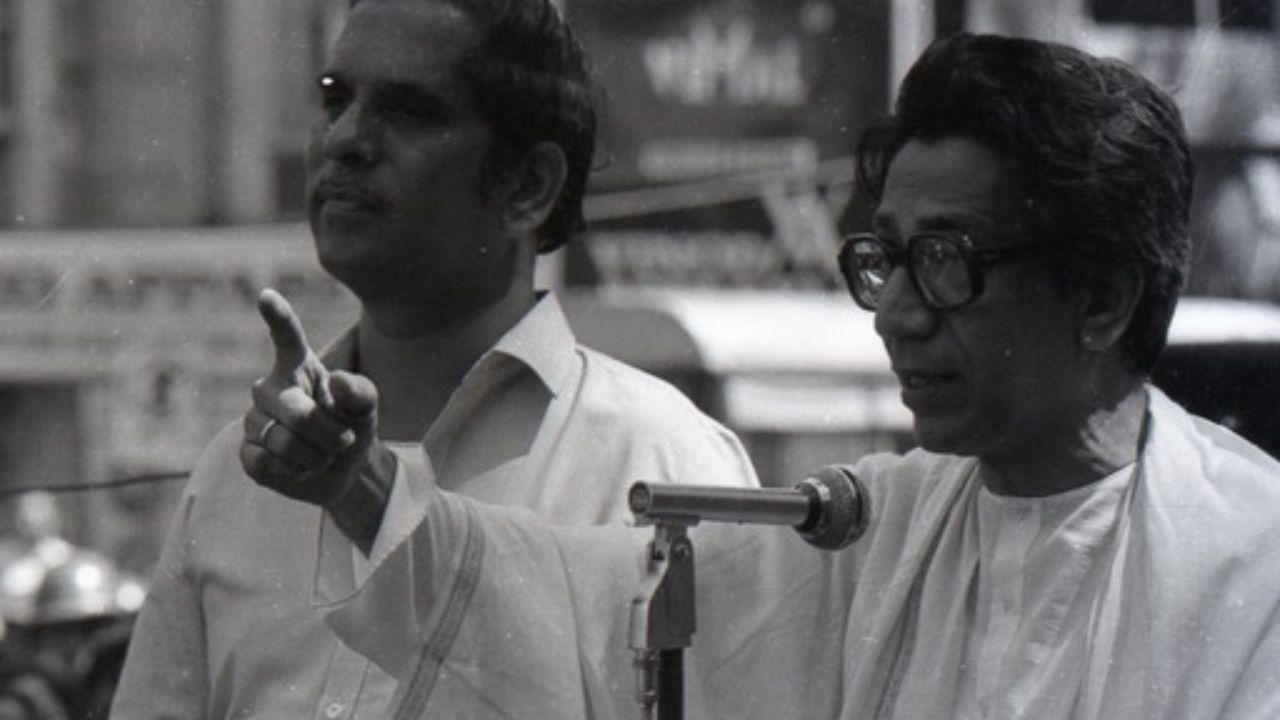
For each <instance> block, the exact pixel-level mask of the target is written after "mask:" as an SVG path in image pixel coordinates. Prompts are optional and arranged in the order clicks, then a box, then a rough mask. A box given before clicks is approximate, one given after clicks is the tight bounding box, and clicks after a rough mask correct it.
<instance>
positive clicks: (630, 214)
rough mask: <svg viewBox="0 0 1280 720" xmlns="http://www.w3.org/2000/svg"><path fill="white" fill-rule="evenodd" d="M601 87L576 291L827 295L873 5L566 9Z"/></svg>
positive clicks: (871, 60)
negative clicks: (767, 290)
mask: <svg viewBox="0 0 1280 720" xmlns="http://www.w3.org/2000/svg"><path fill="white" fill-rule="evenodd" d="M569 15H570V18H571V21H572V22H573V23H574V26H575V28H576V29H577V32H578V33H579V35H580V37H581V38H582V41H583V44H584V45H585V46H586V47H587V50H588V52H590V53H591V56H592V58H593V60H594V62H595V67H596V71H597V75H598V77H599V79H600V81H601V84H602V86H603V88H604V91H603V103H602V112H601V124H600V143H599V158H600V161H599V164H600V166H601V168H600V169H599V170H598V171H597V172H596V173H595V175H594V176H593V179H592V191H593V194H592V197H591V198H589V200H588V204H587V213H588V219H589V220H590V222H591V233H590V235H589V237H588V238H587V239H586V242H584V243H581V244H579V245H577V246H573V247H572V249H571V251H570V254H569V258H570V259H569V262H568V268H567V272H566V279H567V281H568V282H569V284H571V285H578V286H583V285H586V286H640V287H654V286H676V287H690V286H692V287H720V288H726V287H728V288H762V287H771V288H778V287H786V288H804V289H831V288H832V287H833V286H834V285H835V284H836V275H835V268H834V261H833V258H834V255H835V245H836V243H837V240H836V238H835V230H834V222H833V220H834V218H835V217H836V216H837V215H838V214H839V206H840V205H841V204H842V203H843V201H844V198H845V197H847V194H848V185H849V177H850V175H851V170H852V167H851V164H850V162H849V160H848V157H849V155H850V153H851V150H852V146H853V143H854V140H855V138H856V137H857V133H858V132H859V130H860V129H861V128H862V127H863V126H865V125H866V124H867V123H869V122H870V121H872V120H873V119H874V118H876V117H877V116H879V115H880V114H882V113H883V112H884V110H885V108H886V106H887V83H888V79H887V77H888V70H887V67H888V37H889V32H888V13H887V3H886V0H856V1H855V0H840V1H836V0H574V1H573V2H571V3H570V4H569Z"/></svg>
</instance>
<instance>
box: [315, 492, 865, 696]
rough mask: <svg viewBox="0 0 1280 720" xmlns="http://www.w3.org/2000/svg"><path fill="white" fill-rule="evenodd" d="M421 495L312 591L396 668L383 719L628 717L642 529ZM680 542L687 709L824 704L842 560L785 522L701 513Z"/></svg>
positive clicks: (649, 532)
mask: <svg viewBox="0 0 1280 720" xmlns="http://www.w3.org/2000/svg"><path fill="white" fill-rule="evenodd" d="M425 508H426V509H425V512H424V515H423V518H422V522H421V523H420V524H419V525H418V526H417V527H416V528H415V529H414V531H413V532H412V533H411V534H410V536H409V537H408V538H407V539H406V540H405V542H403V543H401V544H400V545H399V546H397V547H396V548H395V549H393V550H392V551H391V552H390V554H389V555H388V556H387V557H386V558H385V559H384V560H383V562H381V563H380V564H379V565H378V567H377V568H376V569H375V571H374V572H373V574H372V575H371V576H370V577H369V578H368V580H367V581H366V582H364V583H363V584H361V585H360V586H359V587H358V588H356V587H354V586H350V587H349V588H348V589H351V592H350V593H348V594H346V595H328V596H322V597H320V598H318V599H319V600H320V602H321V604H322V605H323V606H324V608H325V610H326V622H327V623H328V624H329V625H330V626H331V627H332V628H333V629H334V631H335V632H336V633H337V635H338V637H339V638H340V639H341V640H342V641H343V642H344V643H345V644H347V645H348V646H349V647H351V648H352V649H353V650H355V651H357V652H359V653H360V654H362V655H364V656H365V657H368V658H369V659H371V660H372V661H374V662H375V663H377V664H378V665H379V666H380V667H382V668H383V669H384V670H385V671H386V672H388V673H389V674H391V675H392V676H394V677H395V678H396V679H397V681H398V686H397V696H396V698H395V700H394V701H393V707H396V708H398V710H397V713H396V714H395V715H393V717H397V718H401V717H403V718H418V717H432V716H437V715H438V716H441V717H452V716H455V715H456V714H459V713H462V714H465V712H474V710H475V709H476V708H487V709H490V710H492V711H493V713H492V716H495V717H590V718H615V717H616V718H623V717H632V716H634V715H635V714H636V712H637V711H638V705H637V703H636V699H635V698H636V671H635V670H634V668H633V667H632V664H631V661H632V657H633V653H632V649H631V647H630V642H629V635H630V626H631V609H632V607H633V605H632V603H633V600H635V599H636V598H637V597H639V593H640V592H641V591H642V588H643V587H644V586H645V584H644V583H645V579H646V577H647V572H648V571H649V570H650V565H649V562H648V544H649V541H650V540H651V539H652V537H653V529H652V528H627V527H622V526H618V525H612V526H594V527H571V526H562V525H553V524H551V523H548V522H547V521H546V520H545V519H542V518H540V517H538V516H537V515H535V514H533V513H531V512H529V511H525V510H520V509H515V508H507V507H498V506H490V505H485V504H482V503H478V502H476V501H473V500H471V499H469V498H464V497H460V496H457V495H454V494H451V493H447V492H442V491H438V490H433V491H432V494H431V497H430V498H429V501H428V502H427V503H426V506H425ZM694 542H695V553H696V554H697V556H698V558H699V559H698V561H697V562H698V565H697V573H698V579H697V582H698V590H697V592H698V612H699V616H700V617H699V623H698V630H697V633H696V634H695V636H694V643H693V647H692V648H691V649H690V651H689V653H688V656H689V657H688V659H687V661H686V666H687V682H686V688H687V692H686V694H687V697H688V707H689V708H690V709H691V711H692V712H693V713H694V714H692V715H691V717H704V716H705V717H786V716H788V715H787V714H786V713H787V712H788V711H792V712H793V711H794V710H795V709H796V708H814V707H818V708H838V707H839V703H840V702H841V696H840V677H841V668H842V665H841V651H842V648H843V642H842V641H841V640H840V638H841V636H842V634H843V632H844V627H845V623H846V620H847V614H846V613H847V609H848V607H849V595H850V593H851V592H852V589H853V585H854V583H853V582H852V580H851V579H850V576H849V574H848V573H849V572H851V569H850V568H851V567H852V565H851V564H850V563H848V562H844V561H842V560H840V559H838V556H837V555H836V554H831V553H823V552H820V551H817V550H814V549H813V548H811V547H809V546H807V545H805V544H804V543H803V542H801V541H800V540H799V539H798V538H797V537H796V535H795V533H794V532H793V531H791V529H790V528H766V527H759V526H737V525H709V526H707V527H705V528H698V529H697V530H696V532H695V534H694ZM843 557H844V558H845V559H848V558H852V557H853V555H852V553H845V554H844V555H843ZM760 711H762V712H760ZM775 712H776V713H778V714H773V715H771V714H770V713H775ZM735 713H739V714H735ZM740 713H745V714H740ZM804 716H805V717H810V716H812V717H818V716H819V715H810V714H808V713H806V714H805V715H804Z"/></svg>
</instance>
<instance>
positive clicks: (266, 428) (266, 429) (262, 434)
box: [258, 418, 280, 448]
mask: <svg viewBox="0 0 1280 720" xmlns="http://www.w3.org/2000/svg"><path fill="white" fill-rule="evenodd" d="M279 424H280V421H279V420H276V419H275V418H271V419H270V420H268V421H267V424H266V425H263V426H262V430H260V431H259V432H258V444H259V445H261V446H262V447H264V448H265V447H266V446H267V436H268V435H270V434H271V430H272V429H273V428H275V426H276V425H279Z"/></svg>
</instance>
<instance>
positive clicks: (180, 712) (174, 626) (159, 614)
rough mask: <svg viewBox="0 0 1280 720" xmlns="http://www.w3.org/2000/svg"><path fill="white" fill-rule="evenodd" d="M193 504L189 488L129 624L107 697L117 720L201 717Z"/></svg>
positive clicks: (203, 697)
mask: <svg viewBox="0 0 1280 720" xmlns="http://www.w3.org/2000/svg"><path fill="white" fill-rule="evenodd" d="M192 484H193V485H194V484H195V479H194V478H193V480H192ZM194 504H195V498H194V495H193V494H192V493H191V492H190V491H188V493H187V494H185V495H184V496H183V500H182V505H181V507H180V508H179V512H178V514H177V516H176V520H175V522H174V524H173V526H172V527H171V528H170V531H169V534H168V536H167V538H166V540H165V543H164V548H163V550H162V551H161V556H160V561H159V564H158V565H157V568H156V571H155V573H154V574H153V576H152V578H151V585H150V588H149V589H148V591H147V600H146V603H145V604H144V605H143V607H142V610H141V612H140V613H139V615H138V619H137V621H136V623H135V624H134V628H133V634H132V639H131V641H130V644H129V650H128V655H127V657H126V660H125V666H124V670H123V674H122V676H121V679H120V683H119V685H118V687H117V689H116V694H115V698H114V700H113V702H112V708H111V717H112V718H116V719H117V720H140V719H142V718H166V719H168V720H181V719H185V718H191V719H192V720H195V719H196V718H203V717H205V714H206V702H207V695H208V688H207V687H206V682H207V676H208V675H207V672H206V668H205V637H204V617H203V614H202V612H201V606H200V596H199V590H198V587H197V585H196V583H195V581H194V579H193V577H192V575H193V573H192V570H191V567H190V563H189V561H188V556H187V553H188V551H189V549H190V548H191V547H192V544H193V538H192V533H191V517H192V513H193V506H194Z"/></svg>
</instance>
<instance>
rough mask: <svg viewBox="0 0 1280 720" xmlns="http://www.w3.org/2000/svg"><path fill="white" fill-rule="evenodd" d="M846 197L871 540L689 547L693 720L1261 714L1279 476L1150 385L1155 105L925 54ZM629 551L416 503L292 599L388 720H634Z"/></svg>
mask: <svg viewBox="0 0 1280 720" xmlns="http://www.w3.org/2000/svg"><path fill="white" fill-rule="evenodd" d="M859 179H860V182H859V188H860V190H861V192H862V193H863V194H864V199H865V200H866V201H867V207H869V208H870V209H871V212H870V213H866V214H865V215H866V217H867V218H868V222H867V223H866V225H867V227H865V228H858V230H859V232H855V233H852V234H850V235H849V236H848V239H847V241H846V244H845V247H844V248H843V250H842V252H841V255H840V261H841V267H842V269H843V272H844V274H845V277H846V279H847V281H848V284H849V289H850V291H851V293H852V295H853V298H854V300H855V301H856V303H857V304H858V305H860V306H861V307H863V308H865V309H867V310H870V311H873V312H874V313H875V324H876V329H877V331H878V332H879V334H880V335H881V336H882V338H883V340H884V343H885V346H886V348H887V350H888V354H889V357H890V359H891V360H892V363H893V369H894V372H895V373H897V375H898V377H899V379H900V381H901V385H902V399H903V401H904V402H905V404H906V405H907V406H908V407H909V408H910V410H911V411H912V413H913V416H914V423H915V424H914V428H915V433H916V436H917V438H918V440H919V443H920V445H921V448H920V449H917V450H913V451H911V452H908V453H906V454H905V455H889V454H878V455H873V456H869V457H865V458H862V459H861V460H859V461H858V462H857V463H855V464H853V465H851V466H849V468H848V469H849V470H850V471H851V472H852V473H853V474H854V475H856V476H857V477H858V478H859V480H860V483H861V485H862V486H863V488H864V490H863V492H864V495H863V498H862V499H863V501H864V503H866V504H868V505H869V507H870V525H869V528H868V529H867V532H866V534H865V535H864V536H863V537H862V539H861V540H860V541H858V542H857V543H855V544H854V545H852V546H851V547H850V548H848V549H846V550H843V551H840V552H838V553H822V552H819V551H816V550H813V549H812V548H809V547H807V546H805V545H803V544H802V543H801V542H800V541H798V540H797V539H796V538H795V537H793V536H792V534H791V533H790V532H789V531H786V530H782V531H773V530H769V529H762V528H755V527H746V526H709V527H705V528H698V529H697V531H696V532H695V533H694V536H693V540H694V544H695V545H696V547H697V552H698V556H699V561H698V603H699V604H698V608H699V623H698V630H697V634H696V635H695V636H694V641H693V651H692V653H691V659H690V661H689V663H688V673H689V678H688V684H687V689H688V693H687V694H688V705H689V709H690V715H689V716H690V717H716V718H769V719H771V720H772V719H776V718H819V719H829V718H861V717H868V718H943V717H959V718H977V717H983V718H987V717H993V718H1013V717H1023V718H1038V719H1045V718H1050V719H1052V718H1156V717H1158V718H1224V717H1230V718H1259V717H1278V716H1280V686H1278V685H1277V682H1276V680H1277V678H1280V620H1278V619H1277V614H1278V613H1280V553H1277V552H1275V551H1274V549H1275V548H1276V547H1280V465H1278V464H1277V463H1276V461H1275V460H1273V459H1272V458H1270V457H1268V456H1267V455H1266V454H1265V453H1263V452H1262V451H1260V450H1258V449H1257V448H1255V447H1254V446H1252V445H1250V444H1249V443H1248V442H1246V441H1245V440H1243V439H1241V438H1240V437H1238V436H1236V435H1234V434H1232V433H1231V432H1230V431H1229V430H1226V429H1224V428H1221V427H1218V426H1215V425H1213V424H1211V423H1208V422H1206V421H1204V420H1202V419H1199V418H1195V417H1193V416H1191V415H1189V414H1187V413H1186V412H1185V411H1184V410H1183V409H1181V408H1180V407H1178V406H1177V405H1176V404H1175V403H1173V402H1172V401H1171V400H1169V399H1168V398H1167V397H1165V396H1164V395H1163V394H1161V393H1160V391H1159V390H1157V389H1155V388H1154V387H1152V386H1151V385H1150V384H1148V383H1147V375H1148V373H1149V371H1150V370H1151V368H1152V366H1153V365H1154V363H1155V361H1156V359H1157V358H1158V357H1159V355H1160V353H1161V350H1162V348H1163V346H1164V342H1165V335H1166V330H1167V328H1168V324H1169V319H1170V317H1171V316H1172V313H1173V310H1174V306H1175V304H1176V302H1177V297H1178V294H1179V292H1180V289H1181V287H1182V284H1183V279H1184V277H1185V275H1186V271H1187V263H1188V257H1189V254H1190V241H1189V239H1188V236H1187V224H1188V215H1189V207H1190V201H1191V190H1192V181H1193V170H1192V165H1191V158H1190V152H1189V149H1188V145H1187V140H1186V136H1185V132H1184V129H1183V126H1182V121H1181V117H1180V114H1179V112H1178V110H1177V108H1176V107H1175V106H1174V104H1173V102H1172V101H1171V100H1170V99H1169V97H1168V96H1166V95H1165V94H1164V93H1163V92H1161V91H1160V90H1158V89H1157V88H1156V87H1155V86H1154V85H1153V84H1152V83H1150V82H1149V81H1147V80H1145V79H1143V78H1142V77H1141V76H1139V75H1138V74H1137V73H1135V72H1134V71H1133V70H1132V69H1131V68H1129V67H1127V66H1125V65H1123V64H1122V63H1119V62H1115V61H1109V60H1100V59H1097V58H1094V57H1092V56H1089V55H1087V54H1085V53H1082V52H1079V51H1077V50H1074V49H1071V48H1068V47H1065V46H1062V45H1056V44H1050V43H1043V42H1037V41H1031V40H1022V39H1010V38H1002V37H995V36H972V35H960V36H956V37H952V38H947V39H943V40H940V41H938V42H936V43H935V44H934V45H932V46H931V47H930V48H929V49H928V50H927V51H926V52H925V54H924V56H923V57H922V58H921V59H920V60H919V61H918V62H917V63H916V64H915V65H914V67H913V68H912V70H911V71H910V72H909V73H908V75H907V77H906V79H905V80H904V82H903V86H902V88H901V92H900V93H899V99H898V101H897V104H896V107H895V113H894V115H893V116H892V118H891V119H890V120H889V121H888V122H887V123H886V124H885V125H883V126H881V127H877V128H873V129H871V130H869V131H868V132H867V133H865V134H864V136H863V140H862V141H861V143H860V154H859ZM851 216H852V215H851ZM404 471H405V472H428V470H427V469H425V468H404ZM646 539H647V538H646V534H645V533H642V532H639V531H631V532H623V531H616V530H615V531H601V530H599V529H568V528H552V527H550V526H548V525H547V524H545V523H544V522H540V521H539V520H537V519H536V518H535V517H533V516H532V515H529V514H526V513H520V512H516V511H510V510H501V509H497V508H492V507H486V506H483V505H480V504H478V503H474V502H472V501H470V500H467V499H464V498H460V497H458V496H456V495H451V494H448V493H436V494H435V495H433V497H432V498H431V501H430V502H429V503H428V509H427V511H426V517H425V519H424V520H423V522H422V523H421V524H420V525H419V526H418V527H417V528H416V529H415V530H414V532H413V533H412V534H411V535H410V536H409V537H408V538H407V540H406V541H405V542H404V543H403V544H402V545H400V546H399V547H398V548H397V549H396V551H395V552H393V553H391V554H390V555H389V556H388V557H387V558H386V560H385V561H384V562H383V564H382V565H381V566H380V567H379V568H377V569H376V570H375V571H374V572H373V574H372V575H371V576H370V577H369V579H368V580H367V582H365V583H363V584H359V585H357V584H356V583H353V582H351V580H350V578H349V577H344V576H343V575H342V573H341V567H331V566H330V564H328V563H327V560H326V556H324V555H323V554H322V555H321V557H320V560H319V562H320V571H319V573H318V577H319V579H320V580H319V583H318V585H317V587H318V589H319V591H320V598H321V600H322V601H327V602H331V603H332V609H331V611H330V614H329V616H328V622H329V623H330V625H331V626H332V627H333V628H334V629H335V630H336V631H337V633H338V635H339V637H341V638H342V639H343V641H344V642H346V643H348V644H349V645H350V646H351V647H353V648H355V649H356V650H357V651H359V652H362V653H365V654H367V655H368V656H369V657H370V658H371V659H373V660H374V661H375V662H376V663H378V664H379V665H381V666H382V667H384V668H386V669H387V670H388V671H389V672H391V673H392V674H393V675H395V676H396V677H397V679H398V680H399V681H400V688H399V692H400V698H401V700H402V701H403V702H401V704H400V708H401V710H400V715H398V716H397V717H420V716H427V714H429V713H432V712H433V711H434V714H432V715H430V716H437V715H438V716H442V717H444V716H450V717H452V716H456V715H458V714H460V713H476V714H478V716H483V717H517V716H520V717H596V718H613V717H628V716H630V715H631V714H632V713H633V712H634V707H633V705H634V700H633V698H632V683H631V677H630V676H631V670H630V668H629V667H628V665H627V661H628V659H629V654H628V652H627V644H628V635H627V633H628V622H627V620H628V601H629V599H630V598H631V597H633V596H635V595H636V594H637V593H638V592H639V588H640V586H641V582H642V575H643V571H644V563H643V562H642V561H641V558H642V555H641V553H642V552H643V550H642V547H643V544H644V542H645V540H646ZM375 618H376V619H380V622H381V623H382V625H381V626H378V625H377V622H378V621H375V620H373V619H375ZM371 622H372V623H374V625H373V626H374V627H378V628H379V632H377V633H371V632H369V629H370V627H371ZM468 716H473V715H471V714H468Z"/></svg>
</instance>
